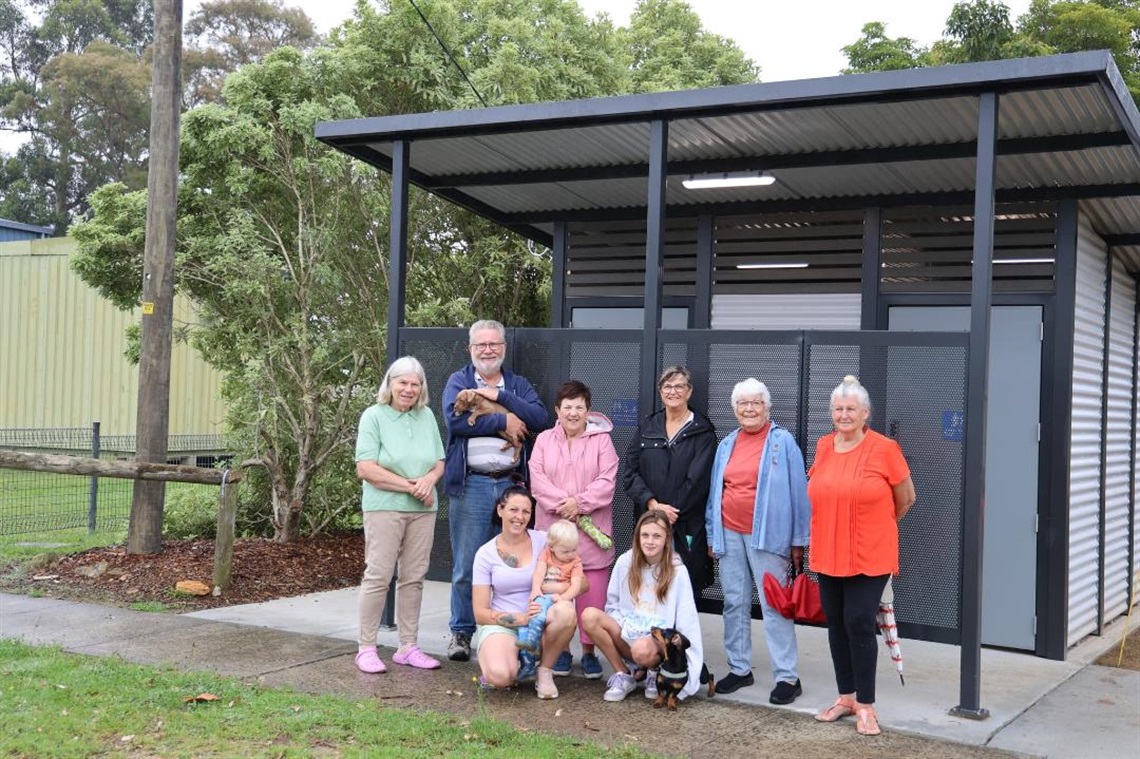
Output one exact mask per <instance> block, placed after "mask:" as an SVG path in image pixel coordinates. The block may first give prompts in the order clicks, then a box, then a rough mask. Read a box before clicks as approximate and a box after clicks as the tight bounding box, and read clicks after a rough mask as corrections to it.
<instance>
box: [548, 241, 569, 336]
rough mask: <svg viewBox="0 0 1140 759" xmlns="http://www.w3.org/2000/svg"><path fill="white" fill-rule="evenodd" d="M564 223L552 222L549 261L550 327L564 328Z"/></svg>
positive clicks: (565, 317)
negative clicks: (552, 236)
mask: <svg viewBox="0 0 1140 759" xmlns="http://www.w3.org/2000/svg"><path fill="white" fill-rule="evenodd" d="M566 244H567V239H566V222H564V221H556V222H554V240H553V247H551V249H550V252H551V260H550V326H551V327H553V328H554V329H561V328H563V327H565V326H566V323H567V313H566V253H567V250H566V247H567V245H566Z"/></svg>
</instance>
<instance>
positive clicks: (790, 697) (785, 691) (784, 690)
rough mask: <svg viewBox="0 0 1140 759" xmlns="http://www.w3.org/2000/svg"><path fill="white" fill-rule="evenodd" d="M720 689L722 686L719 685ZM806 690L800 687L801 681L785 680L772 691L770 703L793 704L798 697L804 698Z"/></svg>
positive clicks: (769, 698)
mask: <svg viewBox="0 0 1140 759" xmlns="http://www.w3.org/2000/svg"><path fill="white" fill-rule="evenodd" d="M717 688H718V689H719V688H720V686H719V685H718V686H717ZM803 692H804V689H803V688H802V687H801V686H800V681H799V680H796V681H795V682H794V683H786V682H784V681H783V680H781V681H780V682H778V683H776V687H775V688H773V689H772V695H771V696H769V697H768V703H771V704H780V705H781V706H784V705H787V704H790V703H792V702H793V701H795V700H796V698H797V697H798V696H802V695H803Z"/></svg>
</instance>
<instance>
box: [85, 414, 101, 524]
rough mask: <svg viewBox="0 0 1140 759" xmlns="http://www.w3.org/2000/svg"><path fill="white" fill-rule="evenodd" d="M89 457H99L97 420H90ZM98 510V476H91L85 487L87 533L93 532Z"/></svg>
mask: <svg viewBox="0 0 1140 759" xmlns="http://www.w3.org/2000/svg"><path fill="white" fill-rule="evenodd" d="M91 458H93V459H97V458H99V422H91ZM98 510H99V477H98V476H96V475H92V476H91V484H90V485H89V486H88V487H87V534H88V535H93V534H95V522H96V518H97V517H98Z"/></svg>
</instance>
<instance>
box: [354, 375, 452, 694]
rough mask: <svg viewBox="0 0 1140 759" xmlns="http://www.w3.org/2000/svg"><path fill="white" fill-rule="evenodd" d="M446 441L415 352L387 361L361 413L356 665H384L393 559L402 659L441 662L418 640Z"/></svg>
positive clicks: (424, 665)
mask: <svg viewBox="0 0 1140 759" xmlns="http://www.w3.org/2000/svg"><path fill="white" fill-rule="evenodd" d="M443 457H444V452H443V441H442V440H441V439H440V436H439V425H438V424H437V423H436V420H435V415H434V414H433V413H432V411H431V407H430V406H428V390H427V379H426V378H425V377H424V368H423V366H421V365H420V362H419V361H417V360H416V359H415V358H413V357H411V356H404V357H403V358H399V359H396V360H395V361H393V362H392V365H391V366H390V367H388V371H387V373H386V374H385V375H384V381H383V382H381V383H380V392H379V393H377V395H376V403H375V404H374V405H372V406H369V407H368V408H367V409H366V410H365V411H364V413H363V414H362V415H361V417H360V427H359V429H358V431H357V435H356V474H357V476H359V477H360V479H361V480H362V481H363V489H364V493H363V496H362V498H361V502H362V505H363V508H364V558H365V562H366V564H365V568H364V578H363V579H362V580H361V582H360V642H359V651H358V652H357V654H356V666H357V667H358V668H359V669H360V671H361V672H367V673H369V674H375V673H379V672H384V671H386V669H387V667H385V666H384V662H383V661H381V659H380V655H379V654H378V653H377V651H376V635H377V631H378V629H379V626H380V615H381V614H382V613H383V610H384V601H385V599H386V597H387V595H388V586H389V584H390V583H391V580H392V573H393V571H394V570H395V567H396V562H397V561H399V562H400V577H399V579H398V580H397V581H396V628H397V630H398V631H399V636H400V647H399V649H398V650H397V651H396V654H395V655H394V656H393V657H392V661H394V662H396V663H397V664H404V665H407V666H409V667H418V668H420V669H437V668H438V667H439V662H438V661H436V660H435V659H433V658H432V657H430V656H428V655H427V654H425V653H424V652H423V651H421V650H420V649H419V646H417V645H416V642H417V637H418V634H419V626H420V604H421V601H422V600H423V588H424V576H425V575H426V574H427V569H428V561H429V559H430V558H431V546H432V543H433V541H434V539H435V512H436V505H437V503H438V498H437V496H436V492H435V484H436V482H438V481H439V479H440V478H441V477H443Z"/></svg>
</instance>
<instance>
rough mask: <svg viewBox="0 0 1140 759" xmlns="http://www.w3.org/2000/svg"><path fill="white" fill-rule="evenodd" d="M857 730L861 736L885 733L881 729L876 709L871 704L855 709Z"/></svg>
mask: <svg viewBox="0 0 1140 759" xmlns="http://www.w3.org/2000/svg"><path fill="white" fill-rule="evenodd" d="M855 730H856V731H857V732H858V733H859V735H878V734H879V733H881V732H883V731H882V730H880V729H879V718H878V717H876V716H875V707H873V706H871V705H870V704H867V705H862V704H860V705H858V706H856V707H855Z"/></svg>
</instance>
